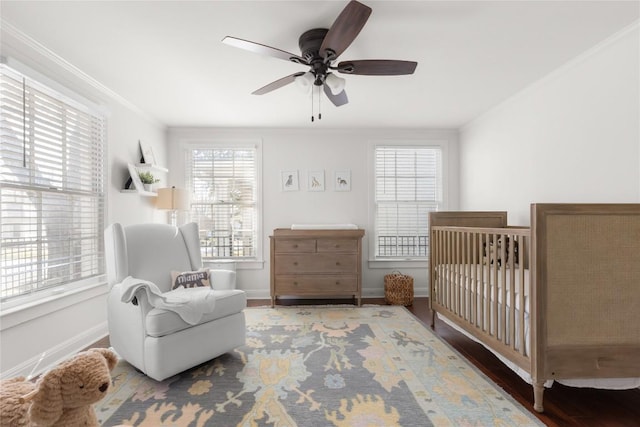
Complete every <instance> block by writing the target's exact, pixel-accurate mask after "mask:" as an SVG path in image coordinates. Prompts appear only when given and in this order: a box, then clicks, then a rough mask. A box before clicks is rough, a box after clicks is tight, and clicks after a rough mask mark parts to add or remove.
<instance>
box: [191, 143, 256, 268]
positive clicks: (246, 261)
mask: <svg viewBox="0 0 640 427" xmlns="http://www.w3.org/2000/svg"><path fill="white" fill-rule="evenodd" d="M227 147H228V148H232V149H242V148H252V149H255V153H256V165H255V166H256V215H257V218H256V253H255V256H254V257H252V258H233V257H227V258H220V259H232V260H234V261H235V263H236V268H237V269H240V270H242V269H262V268H263V267H264V255H263V254H264V249H263V247H264V244H263V238H262V235H263V234H262V230H263V225H262V224H263V216H264V215H263V212H264V211H263V207H262V140H260V139H248V140H233V139H219V138H211V139H209V138H205V139H198V140H192V139H188V140H181V141H180V144H179V149H180V153H181V154H182V159H183V162H182V165H181V167H183V168H184V169H183V183H184V187H185V188H186V189H187V191H189V182H190V177H189V174H190V170H189V167H190V166H188V165H187V162H188V158H189V156H190V155H189V151H191V150H194V149H204V150H206V149H212V148H227ZM189 215H190V214H189ZM215 261H216V259H211V260H204V259H203V263H204V264H205V266H206V265H207V264H208V263H209V262H211V263H215Z"/></svg>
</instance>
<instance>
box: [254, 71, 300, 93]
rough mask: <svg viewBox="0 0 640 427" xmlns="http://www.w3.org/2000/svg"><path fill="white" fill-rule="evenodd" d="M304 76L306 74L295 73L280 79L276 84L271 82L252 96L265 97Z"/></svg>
mask: <svg viewBox="0 0 640 427" xmlns="http://www.w3.org/2000/svg"><path fill="white" fill-rule="evenodd" d="M303 74H304V73H294V74H291V75H288V76H286V77H283V78H281V79H278V80H276V81H275V82H271V83H269V84H268V85H266V86H262V87H261V88H260V89H258V90H255V91H253V92H251V95H264V94H265V93H269V92H272V91H274V90H276V89H280V88H281V87H283V86H286V85H288V84H290V83H293V82H294V81H295V80H296V77H298V76H301V75H303Z"/></svg>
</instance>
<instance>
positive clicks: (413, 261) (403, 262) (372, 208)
mask: <svg viewBox="0 0 640 427" xmlns="http://www.w3.org/2000/svg"><path fill="white" fill-rule="evenodd" d="M369 146H370V148H369V153H368V167H369V229H370V230H371V233H370V235H371V236H370V238H369V260H368V266H369V268H389V265H390V264H393V267H394V268H427V267H428V265H429V258H428V256H427V257H419V258H413V257H407V258H400V257H393V258H385V257H383V256H377V255H376V238H377V237H376V236H377V234H378V233H377V224H376V164H375V162H376V149H377V148H380V147H396V148H403V147H406V148H428V149H429V148H430V149H438V150H440V153H441V157H440V160H441V165H440V167H441V171H440V172H441V174H440V175H441V179H442V188H441V189H440V191H441V194H442V198H441V200H440V203H439V205H438V208H437V209H438V210H446V209H447V206H448V174H449V169H448V164H449V145H448V141H446V140H440V139H438V140H430V139H419V140H406V139H400V138H399V139H397V140H384V141H370V144H369Z"/></svg>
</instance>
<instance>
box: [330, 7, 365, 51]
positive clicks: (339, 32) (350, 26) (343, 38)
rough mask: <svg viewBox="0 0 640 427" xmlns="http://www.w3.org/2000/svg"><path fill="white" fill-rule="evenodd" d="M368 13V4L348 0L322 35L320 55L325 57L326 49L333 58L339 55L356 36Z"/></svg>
mask: <svg viewBox="0 0 640 427" xmlns="http://www.w3.org/2000/svg"><path fill="white" fill-rule="evenodd" d="M369 15H371V8H370V7H369V6H365V5H363V4H362V3H358V2H357V1H355V0H352V1H351V2H349V4H347V6H346V7H345V8H344V9H343V10H342V12H340V15H338V17H337V18H336V20H335V21H334V22H333V25H332V26H331V28H330V29H329V32H328V33H327V35H326V36H325V37H324V40H323V41H322V45H321V46H320V55H321V56H323V57H325V58H326V57H327V54H328V53H329V52H328V51H331V53H332V54H333V58H337V57H338V56H340V54H341V53H342V52H344V51H345V50H346V49H347V48H348V47H349V45H350V44H351V43H352V42H353V40H354V39H355V38H356V37H357V36H358V34H359V33H360V30H362V28H363V27H364V24H366V23H367V19H369Z"/></svg>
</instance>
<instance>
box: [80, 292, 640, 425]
mask: <svg viewBox="0 0 640 427" xmlns="http://www.w3.org/2000/svg"><path fill="white" fill-rule="evenodd" d="M336 303H338V304H341V303H344V300H318V299H314V300H301V299H289V300H282V301H279V304H281V305H303V304H314V305H315V304H336ZM362 303H363V304H381V305H382V304H384V299H382V298H365V299H363V300H362ZM269 304H270V301H269V300H250V301H249V302H248V306H249V307H259V306H265V305H269ZM407 309H408V310H409V311H410V312H411V313H413V315H414V316H416V317H417V318H418V319H420V320H421V321H422V322H423V323H424V324H425V325H427V326H428V325H430V324H431V310H429V304H428V299H427V298H416V299H415V300H414V302H413V305H412V306H409V307H407ZM435 333H436V334H437V335H438V336H440V337H441V338H442V339H444V340H445V341H446V342H447V343H449V344H450V345H451V346H452V347H453V348H455V349H456V350H457V351H458V352H459V353H460V354H462V355H463V356H464V357H466V359H467V360H468V361H469V362H471V363H472V364H473V365H475V366H476V367H477V368H478V369H480V371H482V372H483V373H484V374H485V375H486V376H487V377H489V378H490V379H491V380H492V381H494V382H495V383H496V384H497V385H498V386H500V387H501V388H502V389H504V390H505V391H506V392H507V393H509V394H510V395H511V396H512V397H513V398H514V399H515V400H517V401H518V402H519V403H520V404H522V405H523V406H524V407H525V408H526V409H528V410H529V411H530V412H531V413H532V414H534V415H536V416H537V417H538V418H539V419H540V420H541V421H542V422H544V423H545V424H546V425H547V426H552V427H553V426H580V427H634V426H638V427H640V389H634V390H595V389H579V388H572V387H566V386H563V385H561V384H557V383H556V384H554V385H553V387H552V388H550V389H546V390H545V392H544V407H545V412H544V413H542V414H539V413H537V412H535V411H534V410H533V407H532V405H533V389H532V387H531V386H530V385H529V384H527V383H525V382H524V381H523V380H522V379H521V378H520V377H518V376H517V375H516V374H514V373H513V371H511V370H510V369H509V368H507V367H506V366H505V365H504V364H503V363H502V362H500V361H499V360H498V359H497V358H496V357H495V356H494V355H493V354H492V353H491V352H489V351H488V350H486V349H485V348H484V347H483V346H482V345H480V344H478V343H476V342H474V341H472V340H470V339H469V338H467V337H465V336H464V335H462V334H460V333H459V332H457V331H455V330H454V329H452V328H451V327H449V326H448V325H446V324H444V323H443V322H440V321H438V320H436V324H435ZM104 346H107V347H108V346H109V341H108V338H105V339H103V340H101V341H99V342H97V343H95V345H93V346H92V347H104Z"/></svg>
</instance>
